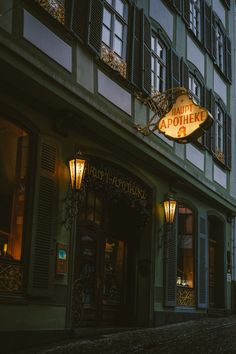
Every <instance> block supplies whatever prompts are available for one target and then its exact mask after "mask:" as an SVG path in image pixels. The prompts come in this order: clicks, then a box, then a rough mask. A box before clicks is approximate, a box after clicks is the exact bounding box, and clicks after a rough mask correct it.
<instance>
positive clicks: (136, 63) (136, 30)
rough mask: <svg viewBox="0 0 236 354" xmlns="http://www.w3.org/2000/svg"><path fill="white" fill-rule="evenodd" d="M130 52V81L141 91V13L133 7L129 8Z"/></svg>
mask: <svg viewBox="0 0 236 354" xmlns="http://www.w3.org/2000/svg"><path fill="white" fill-rule="evenodd" d="M131 19H132V21H131V26H132V32H130V33H131V37H132V38H133V40H132V41H131V45H132V47H131V51H130V59H129V60H130V70H129V73H130V81H131V83H132V84H133V85H134V86H136V87H137V88H139V90H141V86H142V83H141V82H142V12H141V10H139V9H138V8H137V7H136V6H135V5H133V6H132V7H131Z"/></svg>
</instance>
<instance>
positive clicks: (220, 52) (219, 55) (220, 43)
mask: <svg viewBox="0 0 236 354" xmlns="http://www.w3.org/2000/svg"><path fill="white" fill-rule="evenodd" d="M216 63H217V65H218V66H219V68H220V69H221V70H222V71H223V70H224V35H223V32H222V30H221V29H220V27H219V25H216Z"/></svg>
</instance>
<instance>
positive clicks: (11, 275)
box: [0, 263, 23, 293]
mask: <svg viewBox="0 0 236 354" xmlns="http://www.w3.org/2000/svg"><path fill="white" fill-rule="evenodd" d="M22 281H23V269H22V266H21V265H18V264H9V263H7V264H4V263H0V292H11V293H12V292H14V293H15V292H20V291H22Z"/></svg>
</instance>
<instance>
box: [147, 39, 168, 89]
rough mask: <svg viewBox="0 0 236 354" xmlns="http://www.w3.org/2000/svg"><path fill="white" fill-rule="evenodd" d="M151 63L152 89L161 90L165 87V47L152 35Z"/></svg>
mask: <svg viewBox="0 0 236 354" xmlns="http://www.w3.org/2000/svg"><path fill="white" fill-rule="evenodd" d="M151 49H152V58H151V60H152V64H151V85H152V90H153V91H154V92H155V91H158V92H159V91H160V92H163V91H165V89H166V65H167V60H166V47H165V46H164V44H163V43H162V42H161V41H160V40H159V38H157V37H156V36H154V35H152V39H151Z"/></svg>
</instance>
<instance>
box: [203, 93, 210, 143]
mask: <svg viewBox="0 0 236 354" xmlns="http://www.w3.org/2000/svg"><path fill="white" fill-rule="evenodd" d="M206 90H207V88H206V87H205V86H203V87H202V92H201V105H202V107H207V105H206ZM209 130H211V129H208V130H207V131H206V132H205V133H204V134H203V136H202V145H203V146H204V147H205V148H208V145H209V143H208V142H207V136H208V134H209V133H208V132H209Z"/></svg>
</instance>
